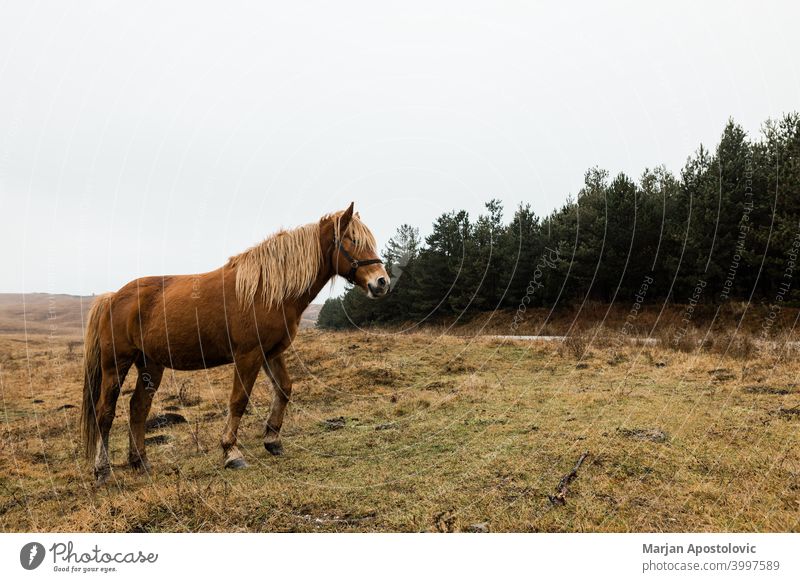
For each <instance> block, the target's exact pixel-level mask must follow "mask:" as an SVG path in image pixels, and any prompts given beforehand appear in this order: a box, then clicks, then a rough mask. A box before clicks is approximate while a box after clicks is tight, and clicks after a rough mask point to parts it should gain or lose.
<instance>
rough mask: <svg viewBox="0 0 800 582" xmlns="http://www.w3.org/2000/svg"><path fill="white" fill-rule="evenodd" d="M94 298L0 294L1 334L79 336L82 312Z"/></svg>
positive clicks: (44, 294) (37, 294) (38, 294)
mask: <svg viewBox="0 0 800 582" xmlns="http://www.w3.org/2000/svg"><path fill="white" fill-rule="evenodd" d="M93 299H94V297H92V296H89V297H80V296H77V295H50V294H49V293H25V294H22V293H0V333H25V332H26V331H27V333H32V334H50V333H53V334H56V335H80V333H81V309H83V310H84V311H87V310H88V309H89V307H90V306H91V304H92V300H93Z"/></svg>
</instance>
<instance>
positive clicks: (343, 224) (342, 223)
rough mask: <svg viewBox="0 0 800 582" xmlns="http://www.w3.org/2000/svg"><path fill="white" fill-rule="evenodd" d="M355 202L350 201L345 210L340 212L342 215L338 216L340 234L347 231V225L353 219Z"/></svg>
mask: <svg viewBox="0 0 800 582" xmlns="http://www.w3.org/2000/svg"><path fill="white" fill-rule="evenodd" d="M354 204H355V202H351V203H350V206H348V207H347V210H345V211H344V212H342V215H341V216H340V217H339V232H340V233H341V234H340V236H342V235H344V233H345V232H346V231H347V227H348V226H350V221H351V220H353V205H354Z"/></svg>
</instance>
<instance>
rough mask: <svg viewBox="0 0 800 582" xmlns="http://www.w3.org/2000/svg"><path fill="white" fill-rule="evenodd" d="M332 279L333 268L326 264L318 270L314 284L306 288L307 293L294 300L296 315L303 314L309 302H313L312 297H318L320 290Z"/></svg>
mask: <svg viewBox="0 0 800 582" xmlns="http://www.w3.org/2000/svg"><path fill="white" fill-rule="evenodd" d="M332 277H334V273H333V268H332V267H331V265H328V264H327V263H326V264H324V265H323V266H322V267H321V268H320V270H319V273H317V277H316V279H314V283H313V284H312V285H311V287H309V288H308V291H306V292H305V293H303V294H302V295H301V296H300V297H298V298H297V299H296V303H295V305H296V308H297V313H298V314H299V313H303V312H304V311H305V310H306V308H307V307H308V305H309V304H310V303H311V301H313V299H314V297H316V296H317V295H319V292H320V291H322V288H323V287H324V286H325V285H327V284H328V282H329V281H330V280H331V278H332Z"/></svg>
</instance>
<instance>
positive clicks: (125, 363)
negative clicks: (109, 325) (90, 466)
mask: <svg viewBox="0 0 800 582" xmlns="http://www.w3.org/2000/svg"><path fill="white" fill-rule="evenodd" d="M104 355H105V354H104ZM104 360H105V358H104ZM109 360H110V361H108V362H106V361H103V363H102V369H103V381H102V383H101V384H100V399H99V400H98V401H97V404H96V406H95V418H96V419H97V427H98V429H99V432H100V443H99V444H100V446H99V447H98V448H97V456H96V458H95V461H94V477H95V480H96V482H97V484H98V485H102V484H103V483H105V482H106V481H107V480H108V478H109V476H111V463H110V462H109V460H108V435H109V433H110V432H111V425H112V423H113V422H114V415H115V414H116V412H117V398H118V397H119V391H120V388H121V387H122V383H123V382H125V376H126V375H127V374H128V370H129V369H130V367H131V364H132V363H133V362H132V360H128V359H124V358H122V357H120V356H119V355H117V358H114V356H113V355H112V356H111V357H110V358H109Z"/></svg>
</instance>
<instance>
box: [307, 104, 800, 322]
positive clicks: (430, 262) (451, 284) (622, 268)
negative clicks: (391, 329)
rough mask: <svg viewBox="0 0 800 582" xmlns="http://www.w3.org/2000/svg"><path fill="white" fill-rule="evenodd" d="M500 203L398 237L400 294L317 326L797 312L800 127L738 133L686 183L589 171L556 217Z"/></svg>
mask: <svg viewBox="0 0 800 582" xmlns="http://www.w3.org/2000/svg"><path fill="white" fill-rule="evenodd" d="M504 210H505V209H504V208H503V207H502V204H501V203H500V201H498V200H494V199H493V200H489V201H488V202H487V203H486V205H485V211H484V212H483V213H482V214H480V215H479V216H477V217H476V218H474V219H473V218H472V217H470V216H469V214H468V213H467V212H466V211H464V210H453V211H451V212H447V213H444V214H442V215H441V216H439V217H438V218H437V219H436V220H435V221H434V223H433V225H432V228H431V229H430V234H429V235H428V236H426V237H425V238H424V240H423V239H422V238H421V237H420V234H419V229H418V228H417V227H416V226H412V225H408V224H404V225H401V226H400V227H399V228H398V230H397V233H396V234H395V235H394V236H393V237H392V238H391V239H390V240H389V241H388V243H387V246H386V248H385V249H384V251H383V253H382V254H383V258H384V260H385V262H386V264H387V269H388V271H389V273H390V274H391V275H392V279H393V282H392V285H393V287H392V293H391V295H390V296H389V297H387V298H386V299H384V300H382V301H371V300H369V299H367V298H366V297H365V296H364V294H363V293H361V292H360V291H359V290H357V289H352V288H348V289H347V290H346V291H345V293H344V294H343V296H342V297H337V298H331V299H328V300H327V301H326V302H325V305H324V306H323V308H322V310H321V312H320V315H319V319H318V326H319V327H322V328H327V329H342V328H347V327H351V326H354V325H357V326H359V327H361V326H365V325H366V326H368V325H375V324H377V325H379V324H387V323H398V322H411V321H421V320H423V319H425V320H428V321H435V320H437V319H444V318H448V317H453V316H455V315H460V316H461V317H466V318H469V317H470V316H472V315H474V314H477V313H480V312H484V311H491V310H495V309H512V310H513V309H517V308H519V306H520V305H525V306H526V307H527V306H532V307H535V306H539V307H553V306H555V307H558V306H562V305H569V304H571V303H575V302H580V301H583V300H584V299H591V300H595V301H600V302H606V303H609V302H616V301H623V302H626V303H630V302H640V303H649V302H654V301H664V300H665V299H666V300H668V301H670V302H674V303H680V304H683V303H689V302H690V301H692V300H694V301H697V302H704V303H711V304H717V303H721V302H724V301H728V300H731V299H740V300H749V301H757V302H764V303H770V304H771V303H774V302H789V303H793V304H796V303H798V302H800V266H798V265H797V259H798V251H799V250H800V115H798V114H797V113H791V114H787V115H784V116H783V117H782V118H780V119H778V120H768V121H767V122H765V123H764V124H763V126H762V129H761V132H760V134H759V136H758V138H757V139H750V138H749V137H748V135H747V134H746V132H745V131H744V130H743V129H742V127H741V126H739V125H738V124H736V123H735V122H734V121H732V120H731V121H729V122H728V124H727V125H726V127H725V129H724V131H723V132H722V136H721V138H720V141H719V144H718V145H717V146H716V148H715V149H713V151H712V150H709V149H706V148H704V147H703V146H700V148H699V149H698V150H697V151H695V152H694V153H693V154H692V155H691V156H689V158H688V159H687V161H686V164H685V165H684V167H683V169H682V170H681V171H680V174H679V175H678V176H675V175H673V174H672V173H670V172H669V171H667V170H666V169H665V168H664V167H657V168H653V169H645V170H644V172H643V173H642V175H641V176H640V177H639V179H638V180H635V179H633V178H631V177H629V176H627V175H625V174H623V173H620V174H617V175H616V176H613V177H612V176H611V175H610V174H609V173H608V172H607V171H605V170H602V169H599V168H591V169H590V170H588V171H587V172H586V174H585V180H584V185H583V187H582V188H581V189H580V191H579V192H578V194H577V196H576V197H572V196H570V197H569V198H568V199H567V201H566V202H565V203H564V205H563V206H561V208H559V209H556V210H554V211H553V212H552V213H550V215H548V216H544V217H541V216H537V215H536V214H535V213H534V212H533V211H532V210H531V207H530V205H529V204H521V205H520V206H519V207H517V208H516V209H514V211H513V214H511V216H510V219H509V220H505V219H504V218H505V217H504Z"/></svg>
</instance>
